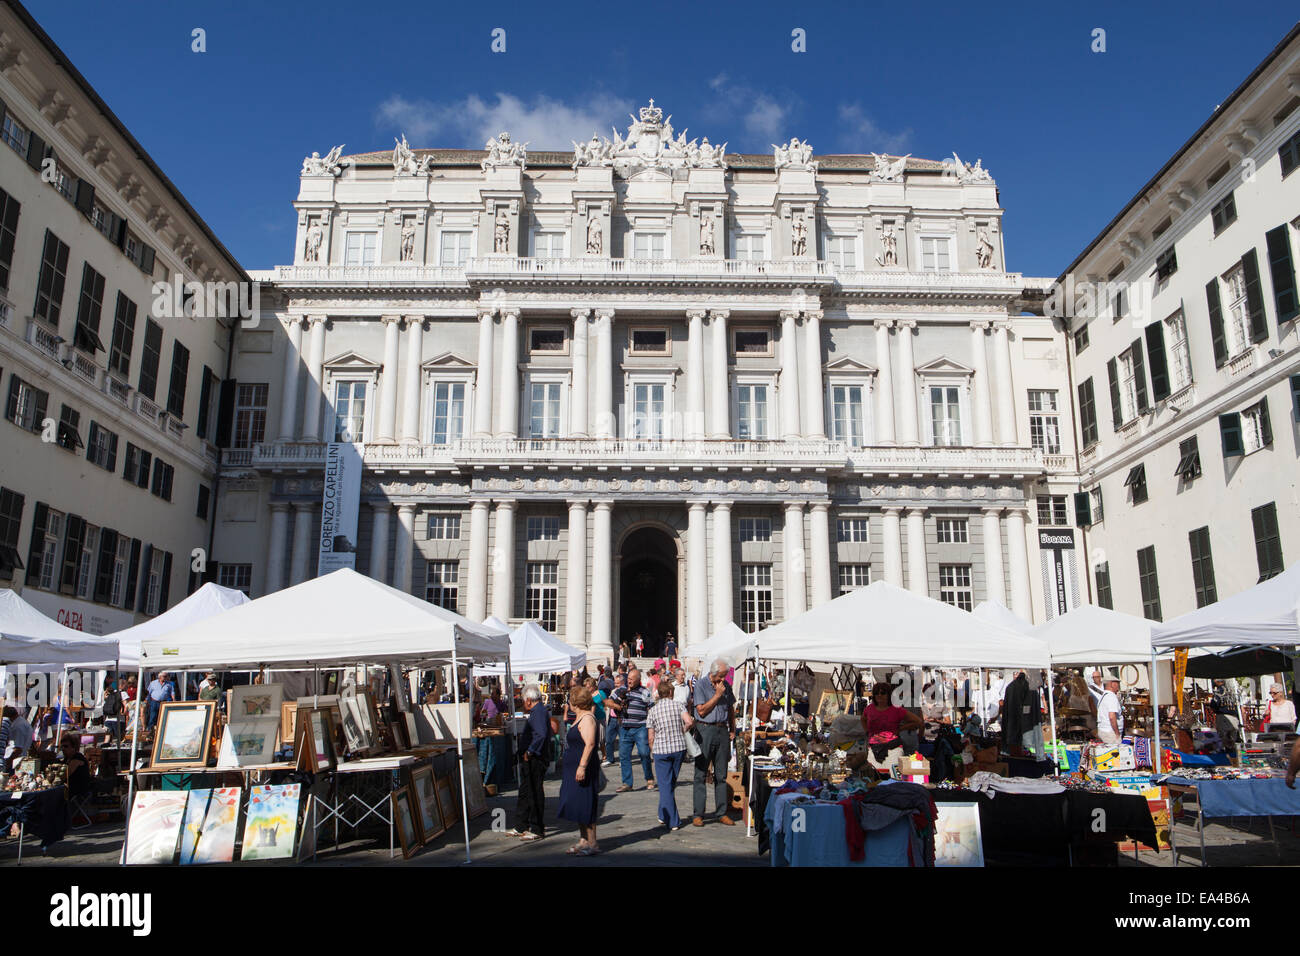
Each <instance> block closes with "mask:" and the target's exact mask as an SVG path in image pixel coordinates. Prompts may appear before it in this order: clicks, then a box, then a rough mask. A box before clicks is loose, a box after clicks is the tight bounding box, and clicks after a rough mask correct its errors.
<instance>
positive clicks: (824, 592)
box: [808, 501, 832, 607]
mask: <svg viewBox="0 0 1300 956" xmlns="http://www.w3.org/2000/svg"><path fill="white" fill-rule="evenodd" d="M830 513H831V505H830V502H829V501H817V502H814V503H813V506H812V523H811V527H810V528H809V541H808V544H809V548H810V550H811V554H810V556H809V561H808V563H809V565H810V566H811V568H812V606H813V607H816V606H817V605H819V604H825V603H826V602H827V601H829V600H830V599H831V595H832V591H831V519H830Z"/></svg>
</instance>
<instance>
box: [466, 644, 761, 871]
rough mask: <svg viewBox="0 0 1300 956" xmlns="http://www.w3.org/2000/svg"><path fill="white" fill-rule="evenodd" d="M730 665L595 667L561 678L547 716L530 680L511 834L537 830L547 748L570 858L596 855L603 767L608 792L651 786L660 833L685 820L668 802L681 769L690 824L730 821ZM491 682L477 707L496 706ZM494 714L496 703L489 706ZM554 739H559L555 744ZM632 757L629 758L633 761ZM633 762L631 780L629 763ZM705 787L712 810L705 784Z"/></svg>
mask: <svg viewBox="0 0 1300 956" xmlns="http://www.w3.org/2000/svg"><path fill="white" fill-rule="evenodd" d="M730 671H731V668H730V666H729V665H728V664H727V663H726V662H725V661H722V660H717V661H713V662H712V664H711V665H710V667H709V668H708V671H707V673H704V674H701V675H700V676H698V677H691V676H690V675H688V674H687V672H686V669H685V668H683V667H682V666H681V665H680V664H679V663H678V662H676V661H669V662H664V663H663V664H657V665H656V666H655V667H653V668H652V669H651V670H650V671H649V672H648V674H646V675H645V676H644V678H643V675H642V673H641V670H640V668H638V667H636V666H635V665H632V664H629V663H627V662H624V663H622V664H621V665H619V666H618V667H617V668H606V667H605V666H604V665H600V666H599V667H598V668H597V673H596V674H595V675H594V676H591V675H588V674H586V673H585V672H583V673H580V674H574V675H571V677H570V679H569V681H568V688H567V691H566V692H565V694H564V698H563V702H562V703H561V704H560V706H559V707H558V708H557V712H556V713H554V714H553V713H551V710H550V708H548V707H547V705H546V702H545V700H544V698H543V695H542V692H541V690H540V689H539V688H537V687H536V686H529V687H526V688H525V689H524V690H523V692H522V699H521V701H520V703H521V705H522V709H523V711H524V714H525V715H526V716H525V719H524V724H523V729H522V730H521V732H520V734H519V737H518V740H517V747H518V758H519V799H518V805H517V810H516V819H515V826H514V829H512V830H509V831H508V833H509V834H510V835H511V836H514V837H517V838H518V839H520V840H523V841H525V842H532V841H535V840H540V839H542V838H544V837H545V835H546V827H545V822H544V820H545V814H546V797H545V792H544V782H545V778H546V775H547V772H548V770H549V769H550V766H551V762H552V760H554V759H555V752H556V750H557V749H558V750H560V752H561V756H560V758H559V759H560V794H559V801H558V806H557V816H558V817H559V818H560V819H561V820H567V821H569V822H571V823H576V824H577V825H578V829H579V836H580V838H579V840H578V842H577V843H575V844H574V845H573V846H571V847H569V849H568V851H567V852H568V853H569V854H570V855H571V856H593V855H595V854H597V853H599V852H600V844H599V841H598V838H597V824H598V822H599V818H600V806H601V793H602V791H603V790H604V789H605V785H606V778H605V773H604V768H605V767H609V768H611V769H612V768H613V767H614V766H615V765H616V764H617V766H618V768H619V777H620V782H619V785H618V786H617V787H616V788H614V790H613V793H614V794H622V793H629V792H631V791H634V790H637V789H640V788H641V787H642V786H643V787H644V788H645V789H646V790H651V791H657V792H658V798H659V805H658V810H657V816H658V820H659V823H660V824H661V825H662V826H663V827H664V828H665V829H666V830H667V831H669V832H672V831H676V830H680V829H681V828H682V827H683V826H685V825H686V821H685V818H683V817H682V816H681V813H680V811H679V809H678V805H677V783H678V780H679V778H680V775H681V773H682V770H683V767H686V766H688V765H689V767H690V770H691V773H692V775H693V777H692V779H693V784H694V786H693V790H692V794H691V797H692V805H691V810H692V813H691V816H690V818H689V822H690V825H692V826H696V827H702V826H704V825H705V823H706V821H708V820H711V819H713V820H717V822H719V823H721V824H723V825H724V826H734V825H735V820H733V819H732V818H731V817H730V816H729V815H728V812H727V811H728V808H729V806H730V798H729V796H728V793H727V766H728V764H729V762H730V760H731V753H732V751H731V748H732V744H733V742H734V741H735V737H736V710H737V706H736V705H737V702H736V696H735V693H734V692H733V690H732V687H731V683H730V681H729V680H728V674H729V673H730ZM500 697H501V695H500V689H499V688H495V687H494V688H493V690H492V692H491V693H490V694H489V695H488V697H487V698H486V699H485V702H484V703H483V704H482V705H481V713H486V708H487V706H488V704H489V703H492V704H493V706H495V707H498V708H499V707H500ZM499 712H500V711H499V710H498V713H499ZM557 736H558V737H559V738H560V739H561V741H562V744H561V746H560V747H558V748H557V747H556V738H557ZM634 758H635V759H634ZM638 763H639V765H640V781H641V782H640V786H638V779H637V773H636V771H637V765H638ZM710 784H711V785H712V790H713V812H712V814H710V813H709V812H708V791H709V789H710Z"/></svg>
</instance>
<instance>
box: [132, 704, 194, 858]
mask: <svg viewBox="0 0 1300 956" xmlns="http://www.w3.org/2000/svg"><path fill="white" fill-rule="evenodd" d="M163 706H166V705H165V704H164V705H163ZM188 798H189V794H188V793H187V792H186V791H184V790H141V791H137V792H136V795H135V798H134V799H133V800H132V802H131V820H130V824H129V826H128V828H127V833H126V846H125V847H124V848H123V850H122V862H123V863H125V864H126V865H128V866H139V865H148V864H157V863H171V862H172V861H173V860H175V858H176V847H177V844H178V843H179V842H180V837H181V824H182V822H183V821H184V819H185V804H186V801H187V800H188Z"/></svg>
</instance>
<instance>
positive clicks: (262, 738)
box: [217, 711, 280, 767]
mask: <svg viewBox="0 0 1300 956" xmlns="http://www.w3.org/2000/svg"><path fill="white" fill-rule="evenodd" d="M279 737H280V714H279V712H278V711H277V712H276V713H275V714H271V715H268V716H265V717H236V718H234V719H232V720H231V721H230V723H228V724H226V732H225V735H224V736H223V737H222V739H221V757H220V759H219V760H218V761H217V766H218V767H263V766H266V765H267V764H270V763H274V762H275V749H276V743H277V741H278V740H279Z"/></svg>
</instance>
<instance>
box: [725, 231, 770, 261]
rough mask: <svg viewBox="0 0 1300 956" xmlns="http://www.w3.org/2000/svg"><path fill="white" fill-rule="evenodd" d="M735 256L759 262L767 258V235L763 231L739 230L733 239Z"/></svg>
mask: <svg viewBox="0 0 1300 956" xmlns="http://www.w3.org/2000/svg"><path fill="white" fill-rule="evenodd" d="M732 245H733V248H734V251H735V255H734V256H733V258H735V259H749V260H750V261H753V262H759V261H762V260H763V259H766V258H767V236H765V235H764V234H763V233H761V232H738V233H736V235H735V237H734V239H733V240H732Z"/></svg>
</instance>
